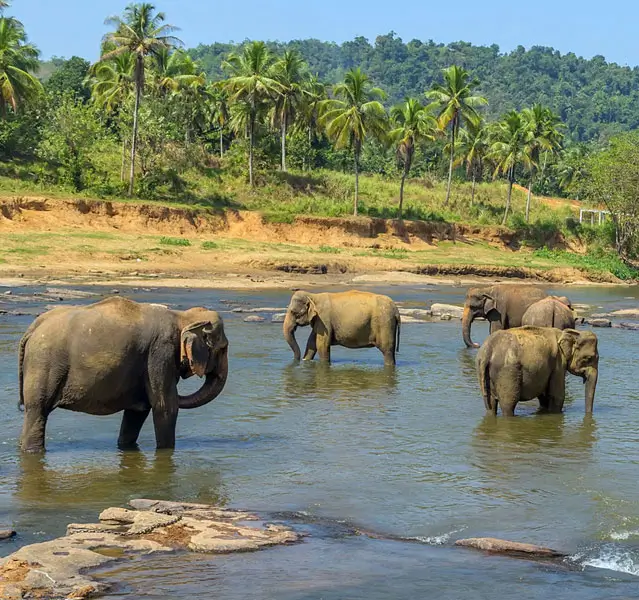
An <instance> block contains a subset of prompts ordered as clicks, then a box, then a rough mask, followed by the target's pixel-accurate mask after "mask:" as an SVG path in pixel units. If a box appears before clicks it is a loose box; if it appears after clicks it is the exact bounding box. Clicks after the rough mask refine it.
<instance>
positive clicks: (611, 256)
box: [533, 248, 639, 281]
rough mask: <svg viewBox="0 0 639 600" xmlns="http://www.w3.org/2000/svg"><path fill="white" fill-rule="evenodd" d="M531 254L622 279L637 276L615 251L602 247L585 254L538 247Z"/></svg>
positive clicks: (637, 272) (635, 271) (637, 273)
mask: <svg viewBox="0 0 639 600" xmlns="http://www.w3.org/2000/svg"><path fill="white" fill-rule="evenodd" d="M533 255H534V256H535V257H537V258H545V259H548V260H552V261H557V262H562V263H563V264H569V265H571V266H573V267H576V268H578V269H585V270H586V271H595V272H605V273H612V274H613V275H614V276H615V277H618V278H619V279H622V280H624V281H627V280H631V279H637V278H639V270H637V269H635V268H634V267H631V266H630V265H628V264H626V263H625V262H623V261H622V260H621V258H619V255H618V254H616V253H615V252H612V251H610V250H605V249H603V248H594V249H592V250H590V251H589V252H588V253H587V254H585V255H581V254H573V253H572V252H567V251H565V250H549V249H548V248H539V249H538V250H535V251H534V252H533Z"/></svg>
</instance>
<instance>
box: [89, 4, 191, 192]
mask: <svg viewBox="0 0 639 600" xmlns="http://www.w3.org/2000/svg"><path fill="white" fill-rule="evenodd" d="M165 19H166V17H165V15H164V13H162V12H158V13H156V12H155V6H153V4H149V3H146V2H145V3H143V4H130V5H129V6H127V8H125V10H124V15H123V16H122V17H119V16H114V17H109V18H108V19H107V20H106V21H105V24H106V25H110V26H112V27H114V29H115V30H114V31H112V32H110V33H108V34H107V35H106V36H105V42H106V43H107V44H108V45H112V46H113V49H111V50H108V51H107V52H106V53H103V54H102V57H101V58H100V61H101V62H102V61H108V60H111V59H112V58H114V57H115V56H118V55H119V54H125V53H127V52H129V53H131V54H133V56H134V57H135V68H134V83H135V105H134V109H133V132H132V135H131V173H130V176H129V196H131V195H133V184H134V180H135V155H136V150H137V137H138V115H139V112H140V102H141V100H142V94H143V90H144V82H145V67H146V62H145V59H146V58H147V57H148V56H155V55H157V54H158V53H159V52H161V51H162V50H164V49H166V48H172V47H175V46H177V45H180V44H181V43H182V42H181V41H180V40H179V39H178V38H176V37H175V36H173V35H171V34H172V33H174V32H175V31H176V30H177V28H176V27H173V26H172V25H168V24H165V23H164V21H165Z"/></svg>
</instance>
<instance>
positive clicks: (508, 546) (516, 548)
mask: <svg viewBox="0 0 639 600" xmlns="http://www.w3.org/2000/svg"><path fill="white" fill-rule="evenodd" d="M455 546H464V547H465V548H474V549H475V550H483V551H484V552H492V553H496V554H508V555H511V556H530V557H531V558H562V557H564V556H566V554H564V553H563V552H558V551H557V550H553V549H552V548H546V547H545V546H536V545H535V544H522V543H520V542H511V541H508V540H500V539H497V538H468V539H465V540H457V541H456V542H455Z"/></svg>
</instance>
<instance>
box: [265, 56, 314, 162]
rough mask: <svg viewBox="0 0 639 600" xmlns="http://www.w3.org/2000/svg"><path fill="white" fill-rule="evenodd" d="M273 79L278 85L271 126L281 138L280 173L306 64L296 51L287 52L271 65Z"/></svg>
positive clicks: (298, 101)
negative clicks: (275, 128) (277, 131)
mask: <svg viewBox="0 0 639 600" xmlns="http://www.w3.org/2000/svg"><path fill="white" fill-rule="evenodd" d="M273 77H274V78H275V79H276V80H277V82H278V83H279V84H280V88H279V90H278V91H277V95H276V97H275V107H274V110H273V125H274V126H278V125H279V128H280V133H281V138H282V142H281V143H282V171H284V172H285V171H286V134H287V131H288V127H289V125H290V124H291V123H292V122H293V121H294V119H295V115H296V113H297V111H298V110H299V108H300V103H301V100H302V96H303V94H304V81H305V80H306V79H307V78H308V72H307V67H306V63H305V62H304V59H303V58H302V56H301V54H300V53H299V52H297V50H287V51H286V52H285V53H284V55H283V56H282V58H280V59H279V60H278V61H277V62H276V63H275V64H274V65H273Z"/></svg>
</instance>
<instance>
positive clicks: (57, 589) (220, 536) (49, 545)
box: [0, 499, 301, 600]
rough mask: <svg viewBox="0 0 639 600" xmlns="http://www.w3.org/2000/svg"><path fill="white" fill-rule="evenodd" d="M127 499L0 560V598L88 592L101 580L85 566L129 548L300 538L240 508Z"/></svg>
mask: <svg viewBox="0 0 639 600" xmlns="http://www.w3.org/2000/svg"><path fill="white" fill-rule="evenodd" d="M130 504H131V506H132V507H133V508H134V509H135V510H130V509H126V508H117V507H115V508H108V509H106V510H105V511H103V512H102V513H101V514H100V517H99V520H100V522H99V523H82V524H78V523H72V524H70V525H69V526H68V527H67V535H66V536H64V537H61V538H58V539H55V540H51V541H49V542H43V543H40V544H32V545H30V546H24V547H23V548H21V549H20V550H18V551H17V552H15V553H14V554H12V555H10V556H8V557H7V558H4V559H0V598H2V599H3V600H4V599H7V600H9V599H13V598H17V599H20V598H23V597H25V596H26V597H32V596H33V597H37V598H48V599H49V600H57V599H63V598H89V597H91V596H92V595H94V594H98V593H103V592H105V591H106V590H107V589H108V587H109V586H108V584H106V583H104V582H103V581H100V582H98V581H96V580H94V579H92V577H91V575H90V574H89V573H87V570H90V569H93V568H96V567H100V566H102V565H104V564H106V563H109V562H112V561H114V560H118V559H121V558H127V557H130V556H131V555H133V554H135V553H145V554H150V553H154V552H171V551H173V550H189V551H191V552H211V553H228V552H247V551H252V550H259V549H260V548H265V547H267V546H275V545H278V544H290V543H293V542H297V541H299V540H300V538H301V536H300V535H299V534H297V533H295V532H294V531H292V530H291V529H290V528H289V527H286V526H284V525H272V524H266V523H263V522H261V521H260V520H259V518H258V517H257V516H255V515H252V514H250V513H247V512H244V511H238V510H229V509H222V508H219V507H217V506H211V505H208V504H191V503H184V502H168V501H164V500H143V499H138V500H132V501H131V503H130Z"/></svg>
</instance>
